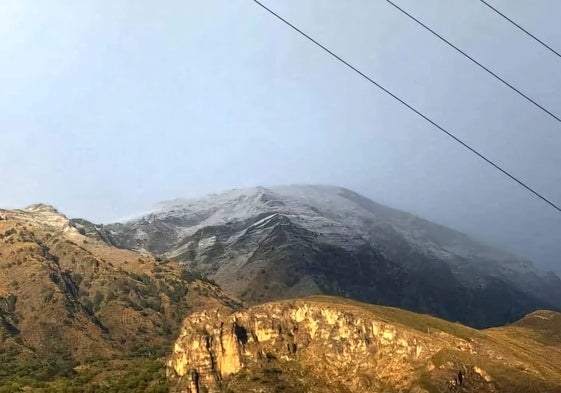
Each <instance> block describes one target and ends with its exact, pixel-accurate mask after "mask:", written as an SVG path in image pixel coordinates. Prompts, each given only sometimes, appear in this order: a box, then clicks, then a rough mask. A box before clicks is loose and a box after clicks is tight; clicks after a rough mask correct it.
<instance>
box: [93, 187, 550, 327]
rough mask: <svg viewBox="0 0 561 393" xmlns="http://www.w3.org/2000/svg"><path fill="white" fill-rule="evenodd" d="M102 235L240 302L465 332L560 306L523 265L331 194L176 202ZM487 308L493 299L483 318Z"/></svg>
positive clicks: (404, 216) (276, 191)
mask: <svg viewBox="0 0 561 393" xmlns="http://www.w3.org/2000/svg"><path fill="white" fill-rule="evenodd" d="M102 232H103V233H102V234H101V236H102V237H104V238H107V239H109V241H110V242H111V243H112V244H114V245H117V246H120V247H123V248H129V249H134V250H139V251H144V252H151V253H154V254H157V255H159V256H161V257H163V258H169V259H173V260H179V261H181V262H183V263H184V264H185V266H186V268H188V269H192V270H194V271H196V272H198V273H200V274H203V275H206V276H208V277H209V278H212V279H214V280H216V281H217V282H218V283H219V284H220V285H221V286H223V287H224V288H225V289H226V290H229V291H230V292H232V293H233V294H235V295H236V296H239V297H241V298H243V299H244V300H247V301H249V302H260V301H266V300H275V299H278V298H287V297H293V296H302V295H311V294H317V293H327V294H336V295H341V296H349V297H354V298H357V299H359V300H364V301H370V302H378V303H384V304H390V305H397V306H400V307H405V308H409V309H412V310H416V311H422V312H429V313H433V314H435V315H439V316H442V317H444V318H449V319H454V318H455V319H458V320H463V321H464V322H466V323H470V324H472V325H476V326H488V325H493V324H499V323H504V322H505V321H509V320H511V319H512V320H514V319H515V318H518V317H520V316H522V315H523V314H522V312H528V311H530V310H533V309H535V307H538V306H539V307H540V308H547V307H550V308H555V307H557V308H559V307H561V280H560V279H559V278H558V277H557V276H555V275H553V274H545V273H543V272H540V271H539V270H538V269H536V268H535V267H534V265H533V264H532V263H531V262H530V261H528V260H525V259H523V258H520V257H517V256H515V255H513V254H511V253H509V252H507V251H503V250H499V249H497V248H494V247H491V246H488V245H485V244H482V243H480V242H478V241H475V240H473V239H471V238H470V237H468V236H466V235H465V234H462V233H460V232H458V231H455V230H452V229H450V228H446V227H444V226H442V225H438V224H435V223H432V222H430V221H427V220H424V219H422V218H419V217H417V216H415V215H413V214H409V213H406V212H403V211H399V210H396V209H392V208H389V207H387V206H384V205H381V204H378V203H376V202H374V201H371V200H369V199H367V198H365V197H363V196H361V195H359V194H357V193H355V192H352V191H350V190H348V189H345V188H341V187H334V186H311V185H290V186H277V187H267V188H265V187H255V188H249V189H235V190H231V191H227V192H224V193H221V194H212V195H208V196H205V197H202V198H194V199H176V200H173V201H168V202H163V203H161V204H160V205H159V206H157V208H156V209H155V210H154V211H152V212H150V213H148V214H145V215H143V216H142V217H139V218H135V219H133V220H129V221H127V222H124V223H117V224H111V225H106V226H103V231H102ZM417 297H418V298H417ZM487 297H497V299H495V300H493V302H494V303H493V302H491V303H490V304H493V306H492V307H490V308H489V309H486V307H487V306H486V304H487V303H486V300H485V299H486V298H487ZM458 299H461V300H459V301H460V302H462V303H465V304H456V303H455V301H458ZM497 307H502V308H504V309H503V310H501V311H500V313H499V314H497V313H498V312H499V311H497ZM480 309H481V310H480ZM493 313H494V314H493ZM513 318H514V319H513Z"/></svg>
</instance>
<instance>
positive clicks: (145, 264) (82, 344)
mask: <svg viewBox="0 0 561 393" xmlns="http://www.w3.org/2000/svg"><path fill="white" fill-rule="evenodd" d="M80 232H81V231H80V230H78V229H77V228H76V224H74V223H71V221H70V220H69V219H68V218H67V217H65V216H64V215H62V214H60V213H59V212H58V211H57V210H56V209H54V208H53V207H51V206H47V205H34V206H30V207H29V208H27V209H24V210H0V364H2V367H0V391H2V392H7V391H14V392H15V391H20V390H18V389H19V388H18V386H20V385H21V386H29V383H30V382H29V381H28V379H31V380H34V379H36V380H42V381H48V380H50V379H51V378H53V377H56V376H61V377H71V376H73V375H76V367H78V366H80V365H83V367H86V366H84V365H85V364H90V363H91V361H94V360H101V359H106V361H108V360H107V359H109V360H111V359H114V360H115V359H119V358H122V357H135V356H140V357H142V358H143V359H145V358H146V356H149V355H150V354H160V355H159V356H160V357H161V356H162V354H163V353H164V352H165V351H167V350H168V349H169V347H171V345H172V343H173V340H174V339H175V337H176V336H177V334H178V332H179V327H180V325H181V322H182V320H183V319H184V317H185V316H186V315H187V314H189V313H191V312H194V311H199V310H203V309H208V308H212V309H227V310H234V309H237V308H240V307H241V303H239V302H237V301H236V300H235V299H233V298H232V297H230V296H229V295H227V294H225V293H224V292H223V291H222V290H220V289H219V288H218V287H216V286H215V285H212V284H210V283H207V282H203V281H200V280H195V279H194V277H191V276H189V275H186V274H185V272H184V270H183V269H182V268H181V267H180V266H179V265H178V264H176V263H171V262H169V263H166V262H161V261H158V260H157V259H155V258H154V257H152V256H150V255H147V254H139V253H136V252H133V251H129V250H124V249H118V248H115V247H112V246H109V245H108V244H107V243H106V242H104V241H102V240H97V239H95V238H92V237H88V236H85V235H84V234H82V233H80ZM82 232H83V231H82ZM150 356H151V355H150ZM131 362H132V360H131ZM88 367H90V366H88ZM103 369H104V370H106V369H111V366H107V365H105V366H103ZM159 369H161V366H160V367H159ZM88 370H89V369H88ZM86 374H87V375H89V378H92V377H93V374H92V372H91V370H90V371H88V373H86ZM22 378H24V379H23V380H22ZM81 378H82V380H85V381H87V378H86V377H85V376H84V375H82V376H81ZM84 378H85V379H84ZM112 378H116V376H115V375H113V377H112ZM8 381H10V382H8ZM22 381H23V382H22ZM26 381H27V382H26ZM10 384H13V389H12V390H10V388H9V386H10ZM18 384H19V385H18ZM3 388H5V389H8V390H2V389H3ZM45 391H65V390H63V389H62V388H60V389H59V388H57V389H54V390H53V388H51V389H50V390H49V389H47V390H45ZM75 391H82V390H75ZM96 391H97V390H96Z"/></svg>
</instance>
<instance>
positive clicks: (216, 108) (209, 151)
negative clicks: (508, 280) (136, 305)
mask: <svg viewBox="0 0 561 393" xmlns="http://www.w3.org/2000/svg"><path fill="white" fill-rule="evenodd" d="M265 4H267V5H268V6H270V7H271V8H273V9H274V10H275V11H277V12H278V13H279V14H281V15H283V16H284V17H286V18H287V19H288V20H290V21H291V22H293V23H294V24H295V25H297V26H299V27H301V28H302V29H304V30H305V31H306V32H308V33H309V34H311V35H312V36H314V37H315V38H317V39H318V40H319V41H320V42H322V43H325V44H326V45H327V46H328V47H329V48H331V49H332V50H334V51H335V52H336V53H338V54H339V55H341V56H342V57H344V58H345V59H347V60H348V61H350V62H351V63H352V64H354V65H356V66H357V67H358V68H360V69H361V70H363V71H364V72H366V73H367V74H368V75H370V76H372V77H373V78H374V79H376V80H377V81H380V82H381V83H382V84H383V85H384V86H386V87H388V88H389V89H390V90H392V91H394V92H395V93H396V94H398V95H399V96H400V97H403V98H404V99H406V100H407V101H408V102H410V103H411V104H412V105H414V106H415V107H418V108H419V109H420V110H421V111H423V112H424V113H426V114H427V115H429V116H430V117H431V118H433V119H434V120H435V121H437V122H438V123H439V124H442V125H443V126H445V127H446V128H448V129H450V130H451V131H452V132H454V133H455V134H456V135H457V136H458V137H460V138H461V139H463V140H465V141H466V142H467V143H469V144H470V145H472V146H474V147H475V148H477V149H478V150H480V151H481V152H482V153H483V154H485V155H486V156H488V157H490V158H491V159H493V160H495V161H496V162H497V163H499V164H500V165H502V166H503V167H505V168H507V169H508V170H509V171H510V172H512V173H513V174H515V175H516V176H518V177H519V178H521V179H522V180H523V181H525V182H527V183H528V184H530V185H531V186H532V187H534V188H535V189H536V190H538V191H539V192H541V193H543V194H544V195H545V196H546V197H548V198H550V199H551V200H552V201H554V202H555V203H557V204H561V170H559V169H560V168H561V123H559V122H557V121H555V120H553V119H552V118H550V117H548V116H547V115H546V114H544V113H543V112H542V111H540V110H538V109H536V108H535V107H533V106H532V105H531V104H529V103H527V102H526V101H524V100H523V99H522V98H520V97H519V96H517V95H516V94H515V93H514V92H512V91H511V90H510V89H508V88H506V87H505V86H504V85H502V84H500V82H498V81H496V80H495V79H493V78H492V77H490V76H489V75H487V74H485V73H484V72H483V71H482V70H480V69H479V68H477V67H476V66H475V65H473V64H472V63H470V62H469V61H468V60H466V59H465V58H463V57H462V56H460V55H459V54H457V53H455V52H454V51H453V50H452V49H450V48H449V47H446V46H444V45H443V44H442V43H441V42H440V41H438V40H437V39H436V38H435V37H434V36H432V35H430V34H429V33H427V32H426V31H424V30H422V29H421V28H420V27H419V26H418V25H415V24H413V23H412V22H411V21H410V20H409V19H407V18H406V17H405V16H403V15H402V14H400V13H399V12H398V11H396V10H395V9H394V8H392V7H391V6H388V5H387V4H386V2H383V1H382V2H369V1H365V0H352V1H330V2H322V3H321V6H319V5H318V3H317V2H313V1H311V0H306V1H296V0H290V1H283V2H275V1H266V2H265ZM398 4H399V5H400V6H402V7H403V8H405V9H406V10H408V11H410V12H411V13H413V14H414V15H416V16H417V17H418V18H419V19H421V20H422V21H423V22H425V23H426V24H427V25H429V26H431V27H432V28H434V29H435V30H436V31H438V32H439V33H442V34H443V35H444V36H445V37H446V38H448V39H450V40H451V41H452V42H454V43H455V44H457V45H459V46H460V47H461V48H462V49H464V50H465V51H466V52H468V53H469V54H471V55H473V56H474V57H475V58H477V59H479V60H481V61H482V62H483V63H484V64H485V65H487V66H489V67H490V68H491V69H493V71H495V72H497V73H498V74H499V75H501V76H502V77H504V78H505V79H506V80H508V81H509V82H511V83H513V84H514V85H516V86H517V87H518V88H520V89H521V90H522V91H524V92H525V93H527V94H528V95H529V96H531V97H532V98H534V99H536V101H538V102H539V103H540V104H542V105H544V106H545V107H546V108H548V109H549V110H551V111H552V112H554V113H556V114H557V115H561V95H560V94H559V92H560V91H561V59H559V58H557V57H555V56H554V55H552V54H551V53H550V52H548V51H547V50H545V49H544V48H542V47H540V46H539V45H538V44H536V43H535V42H534V41H532V40H530V39H529V38H528V37H527V36H525V35H524V34H523V33H521V32H520V31H518V30H516V29H515V28H513V27H512V25H510V24H508V23H507V22H505V21H504V20H503V19H501V18H500V17H498V16H497V15H496V14H494V13H492V12H491V11H490V10H489V9H488V8H487V7H485V6H484V5H482V4H481V3H480V2H477V1H467V0H466V1H462V2H454V3H451V2H447V1H444V0H428V1H426V2H423V3H419V2H415V1H413V0H402V1H399V2H398ZM492 4H493V5H494V6H496V7H497V8H498V9H500V10H502V11H504V12H505V13H506V14H507V15H509V16H511V17H512V18H513V19H514V20H516V21H518V22H520V23H521V24H522V25H523V26H524V27H525V28H527V29H528V30H529V31H531V32H533V33H534V34H536V35H537V36H538V37H540V38H541V39H543V40H544V41H545V42H547V43H548V44H549V45H551V46H552V47H553V48H556V49H557V50H559V49H561V36H560V35H559V34H558V30H559V29H558V27H557V26H558V21H557V19H558V18H557V17H556V16H557V15H560V14H561V2H556V1H554V0H539V1H535V2H524V1H508V0H493V1H492ZM0 60H1V61H0V83H2V86H3V88H2V90H1V91H0V104H1V105H0V122H1V123H0V124H2V131H1V133H0V143H1V146H2V148H3V149H2V153H1V154H0V168H2V175H3V176H2V192H1V193H0V207H2V208H23V207H25V206H27V205H29V204H32V203H38V202H41V203H48V204H52V205H54V206H56V207H57V208H58V209H59V210H60V211H61V212H63V213H64V214H66V215H67V216H69V217H82V218H86V219H89V220H91V221H94V222H110V221H113V220H116V219H119V218H122V217H127V216H130V215H132V214H136V213H138V212H142V211H144V210H146V209H149V208H150V207H151V206H152V205H154V204H156V203H158V202H160V201H164V200H169V199H174V198H184V197H196V196H203V195H205V194H207V193H218V192H221V191H225V190H228V189H232V188H246V187H253V186H259V185H260V186H265V187H266V186H270V185H273V184H275V185H278V184H329V185H335V186H342V187H346V188H349V189H351V190H353V191H355V192H358V193H360V194H361V195H364V196H365V197H368V198H370V199H372V200H374V201H376V202H378V203H382V204H384V205H387V206H390V207H393V208H396V209H400V210H405V211H408V212H411V213H413V214H415V215H418V216H420V217H422V218H425V219H427V220H430V221H434V222H437V223H439V224H442V225H445V226H449V227H451V228H454V229H457V230H459V231H461V232H465V233H467V234H468V235H470V236H471V237H474V238H476V239H479V240H482V241H484V242H486V243H489V244H493V245H496V246H498V247H500V248H504V249H507V250H510V251H512V252H515V253H517V254H520V255H522V256H524V257H527V258H529V259H531V260H533V261H534V262H535V263H536V264H537V265H538V266H540V267H542V268H544V269H553V270H555V271H556V272H557V273H560V274H561V258H560V257H559V255H561V214H560V213H559V212H556V211H555V210H554V209H552V208H551V207H550V206H548V205H546V204H545V203H543V202H542V201H540V200H539V199H537V198H535V197H534V196H532V195H531V194H529V193H528V192H527V191H526V190H524V189H522V188H521V187H520V186H518V185H517V184H516V183H514V182H512V181H511V180H509V179H507V178H505V177H504V176H502V175H501V174H500V173H498V172H497V171H496V170H495V169H493V168H491V167H490V166H489V165H487V164H485V163H484V162H482V161H481V160H480V159H478V158H477V157H475V156H474V155H473V154H471V153H469V152H468V151H467V150H465V149H464V148H462V147H460V146H459V145H458V144H456V143H454V142H453V141H451V140H450V139H449V138H447V137H445V136H443V135H442V134H441V133H439V132H438V131H436V130H435V129H434V127H433V126H431V125H430V124H428V123H427V122H426V121H424V120H423V119H421V118H419V117H418V116H417V115H415V114H413V113H412V112H410V111H409V110H407V109H404V108H403V107H402V106H401V105H400V104H398V103H396V102H395V101H394V100H393V99H392V98H390V97H388V96H387V95H386V94H384V93H382V92H381V91H380V90H378V89H377V88H375V87H374V86H372V85H370V84H368V83H367V82H365V81H364V80H363V79H362V78H360V77H358V76H357V75H356V74H354V73H353V72H351V71H349V70H348V69H347V68H345V67H344V66H342V65H341V64H339V63H337V62H336V61H334V60H333V59H331V58H330V57H329V56H328V55H326V54H325V53H323V52H322V51H321V50H318V49H317V48H316V47H314V46H313V45H312V44H310V43H309V42H307V41H305V40H304V39H302V37H300V36H298V35H297V34H295V33H294V32H293V31H291V30H289V29H288V28H287V27H286V26H284V25H282V24H280V23H279V22H278V21H277V20H275V19H273V18H272V17H271V16H270V15H268V14H266V13H265V12H264V11H263V10H262V9H261V8H259V7H258V6H256V5H255V4H254V3H253V2H252V1H241V0H235V1H226V0H211V1H205V2H183V1H179V0H171V1H169V2H167V3H166V6H165V7H162V5H161V4H155V3H153V2H150V1H146V0H140V1H129V0H116V1H108V0H99V1H93V2H71V3H68V2H65V1H62V0H49V1H45V2H41V3H37V2H33V1H31V0H19V1H18V0H5V1H3V2H2V3H1V4H0Z"/></svg>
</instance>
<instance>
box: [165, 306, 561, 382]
mask: <svg viewBox="0 0 561 393" xmlns="http://www.w3.org/2000/svg"><path fill="white" fill-rule="evenodd" d="M523 355H524V354H523V353H521V354H518V355H517V354H516V353H515V354H513V353H510V352H509V349H508V348H498V347H497V346H496V344H492V343H491V342H490V340H489V336H488V335H487V334H486V333H485V332H484V331H477V330H474V329H470V328H467V327H464V326H461V325H457V324H451V323H447V322H444V321H441V320H438V319H436V318H432V317H428V316H424V315H419V314H413V313H409V312H405V311H402V310H397V309H392V308H385V307H376V306H366V305H362V304H359V303H354V302H348V301H345V300H341V299H336V298H309V299H302V300H295V301H284V302H275V303H268V304H264V305H261V306H256V307H253V308H251V309H248V310H245V311H240V312H236V313H234V314H231V315H224V314H223V313H221V312H211V311H204V312H201V313H196V314H193V315H191V316H189V317H188V318H187V319H186V320H185V322H184V325H183V329H182V331H181V334H180V337H179V338H178V340H177V342H176V344H175V349H174V353H173V355H172V356H171V357H170V358H169V360H168V362H167V365H168V376H169V378H170V379H171V381H172V384H173V389H174V390H173V391H175V392H188V393H201V392H208V393H219V392H238V391H239V392H250V391H261V392H269V391H270V392H274V391H282V389H285V388H286V386H285V385H283V380H282V378H281V379H279V378H278V376H279V375H282V374H283V373H285V374H289V375H288V378H286V379H285V380H284V381H286V380H298V379H299V380H300V388H301V389H302V391H310V392H312V391H316V392H327V391H330V392H386V391H387V392H433V391H451V390H453V389H458V391H465V392H476V391H477V392H500V391H506V390H501V389H502V388H505V387H508V388H509V389H510V388H512V389H514V390H512V391H522V390H516V389H518V388H517V387H516V386H518V385H517V384H518V383H519V382H518V381H517V376H518V373H519V371H513V374H512V375H511V376H510V377H512V379H509V378H507V379H506V380H505V379H504V375H503V374H502V373H501V372H499V371H497V370H498V369H500V368H501V367H505V368H506V369H509V370H510V368H512V369H513V370H514V369H515V368H516V367H525V368H527V369H528V370H532V372H537V373H538V377H540V378H542V379H541V380H540V383H545V384H546V385H547V384H548V383H549V384H550V385H548V386H547V387H546V389H549V390H542V391H543V392H546V391H551V392H553V391H560V390H551V389H553V387H555V389H561V381H560V380H559V379H558V378H559V374H556V378H557V380H556V381H555V382H553V381H552V380H551V378H552V377H551V375H549V374H547V375H545V374H544V375H539V372H540V371H539V369H538V368H536V367H535V365H533V364H529V363H528V362H527V361H522V360H521V359H523ZM534 361H536V359H534ZM295 365H296V366H295ZM295 367H296V368H295ZM296 369H298V370H299V376H294V370H296ZM267 370H273V371H272V372H268V371H267ZM536 370H537V371H536ZM560 371H561V367H560V366H556V372H557V373H559V372H560ZM259 373H264V374H265V375H270V374H271V373H272V374H275V375H276V377H277V379H276V380H273V379H271V378H269V379H268V380H265V381H263V380H262V381H257V382H258V383H255V379H256V378H258V377H256V375H259ZM528 378H530V377H528ZM531 378H532V379H533V378H537V377H536V375H531ZM275 381H276V382H275ZM526 381H527V380H526ZM544 381H547V382H544ZM525 383H526V382H525ZM275 384H277V385H275ZM518 387H520V386H518ZM522 388H523V387H522ZM252 389H255V390H252ZM275 389H279V390H275ZM289 391H300V390H297V389H296V388H293V390H289ZM509 391H510V390H509Z"/></svg>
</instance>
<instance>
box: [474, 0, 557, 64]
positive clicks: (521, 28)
mask: <svg viewBox="0 0 561 393" xmlns="http://www.w3.org/2000/svg"><path fill="white" fill-rule="evenodd" d="M480 1H481V2H482V3H483V4H485V5H486V6H487V7H489V8H490V9H492V10H493V11H495V12H496V13H497V14H499V15H500V16H502V17H503V18H505V19H506V20H507V21H509V22H510V23H512V24H513V25H514V26H516V27H518V29H520V30H521V31H523V32H524V33H526V34H527V35H528V36H530V37H531V38H533V39H534V40H535V41H537V42H539V43H540V44H541V45H542V46H543V47H545V48H547V49H549V50H550V51H551V52H552V53H553V54H555V55H557V57H559V58H561V54H559V52H557V51H556V50H555V49H553V48H552V47H550V46H549V45H547V44H546V43H545V42H543V41H542V40H540V39H539V38H538V37H536V36H535V35H533V34H532V33H530V32H529V31H528V30H526V29H525V28H523V27H522V26H520V25H519V24H518V23H516V22H515V21H513V20H512V19H510V18H509V17H508V16H506V15H505V14H503V13H502V12H501V11H499V10H498V9H496V8H495V7H493V6H492V5H491V4H489V3H487V2H486V1H485V0H480Z"/></svg>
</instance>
